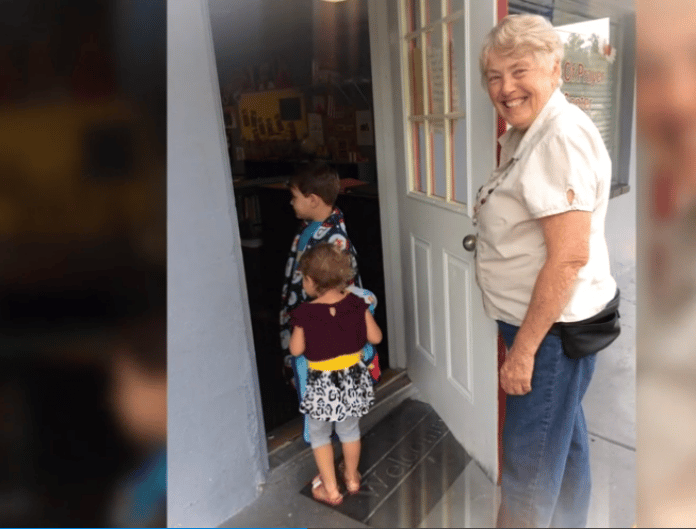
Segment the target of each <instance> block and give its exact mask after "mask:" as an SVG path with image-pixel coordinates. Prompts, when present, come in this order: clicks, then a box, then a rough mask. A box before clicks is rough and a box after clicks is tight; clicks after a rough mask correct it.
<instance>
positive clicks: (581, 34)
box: [556, 18, 616, 151]
mask: <svg viewBox="0 0 696 529" xmlns="http://www.w3.org/2000/svg"><path fill="white" fill-rule="evenodd" d="M556 30H557V31H558V34H559V36H560V37H561V41H562V42H563V47H564V54H563V61H562V62H561V78H562V80H563V86H562V87H561V90H562V91H563V94H564V95H565V96H566V99H568V101H570V102H571V103H573V104H575V105H577V106H578V107H580V108H581V109H582V110H584V111H585V112H586V113H587V114H588V115H589V116H590V117H591V118H592V121H594V123H595V125H597V128H598V129H599V132H600V133H601V134H602V138H603V139H604V143H605V145H606V146H607V149H609V150H610V151H611V150H613V148H614V138H613V130H614V129H615V125H616V124H615V119H614V118H615V116H614V115H612V114H614V113H613V112H612V110H613V109H614V108H615V106H616V105H615V101H614V98H613V93H614V90H613V87H614V84H615V83H614V79H615V75H614V62H615V59H616V50H615V49H614V48H613V47H612V45H611V44H610V39H609V19H608V18H603V19H599V20H589V21H587V22H579V23H576V24H567V25H564V26H557V27H556Z"/></svg>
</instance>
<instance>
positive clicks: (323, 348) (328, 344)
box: [290, 293, 369, 362]
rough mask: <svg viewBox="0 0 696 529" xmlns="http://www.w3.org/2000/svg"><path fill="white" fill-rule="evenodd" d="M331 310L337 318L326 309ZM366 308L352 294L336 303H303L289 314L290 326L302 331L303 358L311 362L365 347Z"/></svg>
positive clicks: (365, 304) (363, 301)
mask: <svg viewBox="0 0 696 529" xmlns="http://www.w3.org/2000/svg"><path fill="white" fill-rule="evenodd" d="M331 307H334V308H335V309H336V315H335V316H332V315H331V312H330V311H329V309H330V308H331ZM368 307H369V305H368V304H367V303H365V300H363V299H362V298H359V297H358V296H356V295H355V294H352V293H350V294H348V295H347V296H346V297H345V298H343V299H342V300H341V301H339V302H337V303H303V304H302V305H300V306H299V307H297V308H296V309H295V310H293V311H292V312H291V313H290V324H291V325H292V326H293V327H295V326H297V327H302V328H303V329H304V336H305V352H304V355H305V356H306V357H307V360H309V361H310V362H319V361H321V360H329V359H331V358H336V357H337V356H341V355H345V354H350V353H357V352H358V351H360V349H362V348H363V347H364V346H365V344H366V343H367V323H366V322H365V311H366V310H367V309H368Z"/></svg>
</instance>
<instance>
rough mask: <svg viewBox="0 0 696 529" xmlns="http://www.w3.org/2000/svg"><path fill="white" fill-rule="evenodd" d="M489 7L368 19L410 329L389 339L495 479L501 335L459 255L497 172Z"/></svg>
mask: <svg viewBox="0 0 696 529" xmlns="http://www.w3.org/2000/svg"><path fill="white" fill-rule="evenodd" d="M494 4H495V2H494V1H493V0H476V1H475V2H473V1H472V2H469V1H468V0H386V1H385V0H374V1H371V2H370V12H369V13H370V39H371V48H372V69H373V90H374V98H375V124H376V134H377V153H378V154H377V162H378V174H379V180H380V202H381V206H382V210H383V212H382V230H383V234H384V233H385V232H387V233H386V235H387V236H386V237H385V240H386V241H387V244H389V245H391V248H390V252H391V254H390V255H391V256H392V257H391V258H392V262H391V263H389V262H387V266H386V267H385V268H386V269H387V274H389V275H390V276H391V277H390V278H388V279H387V284H388V285H389V284H390V283H391V285H392V288H394V287H396V288H398V287H399V285H398V283H395V282H394V280H393V278H394V276H396V277H398V276H399V275H400V278H401V281H400V287H401V288H402V292H400V293H396V294H393V295H392V297H393V296H396V298H398V300H399V305H400V306H402V307H403V317H402V322H403V328H402V329H398V328H397V329H393V328H390V329H389V334H390V337H391V336H393V335H394V334H395V333H396V334H398V333H401V334H402V335H403V336H402V339H403V341H401V343H402V344H403V347H404V349H405V352H406V358H405V365H406V367H407V370H408V374H409V376H410V378H411V380H413V382H414V383H415V385H416V386H417V387H418V389H419V390H420V392H421V394H422V396H423V398H424V400H426V401H427V402H428V403H430V404H431V405H432V406H433V408H434V409H435V411H436V412H437V413H438V414H439V415H440V416H441V417H442V418H443V420H444V421H445V422H446V423H447V425H448V426H449V428H450V429H451V430H452V432H453V433H454V435H455V437H456V438H457V439H458V440H459V441H460V442H461V443H462V444H463V445H464V447H465V449H466V450H467V452H468V453H469V454H470V455H471V456H472V457H473V458H474V459H476V460H477V461H478V462H479V464H480V465H481V466H482V467H483V469H484V470H485V471H486V473H487V474H488V475H489V476H490V477H491V478H492V479H497V474H498V459H497V433H498V431H497V421H498V401H497V388H498V378H497V331H496V327H495V323H494V322H493V321H492V320H490V319H488V318H487V317H486V315H485V314H484V312H483V306H482V301H481V294H480V291H479V289H478V286H477V285H476V280H475V268H474V254H473V252H470V251H466V250H465V248H464V246H463V239H464V238H465V236H466V235H468V234H473V233H475V228H474V227H473V225H472V222H471V215H472V208H473V199H474V197H475V194H476V191H477V190H478V188H479V186H480V185H482V184H483V183H484V181H485V180H486V179H487V177H488V175H489V174H490V171H491V170H492V168H493V167H494V163H495V145H496V139H495V137H496V136H495V124H496V121H495V113H494V110H493V107H492V105H491V103H490V101H489V99H488V96H487V94H486V93H485V92H484V90H483V88H482V87H481V83H480V81H479V79H480V76H479V71H478V52H479V50H480V46H481V42H482V39H483V37H484V35H485V34H486V33H487V32H488V31H489V30H490V28H491V27H492V26H493V25H494V23H495V5H494ZM394 263H399V267H398V268H399V270H394V267H392V269H390V265H393V264H394ZM388 297H389V294H388ZM395 305H396V303H394V302H393V300H392V306H395ZM399 308H400V307H399ZM387 310H389V305H388V308H387ZM392 322H393V324H395V325H396V324H397V323H396V322H394V321H393V319H392Z"/></svg>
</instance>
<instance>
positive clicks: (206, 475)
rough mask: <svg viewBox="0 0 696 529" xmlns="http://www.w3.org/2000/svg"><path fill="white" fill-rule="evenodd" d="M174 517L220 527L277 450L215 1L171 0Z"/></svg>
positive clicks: (181, 522) (250, 496)
mask: <svg viewBox="0 0 696 529" xmlns="http://www.w3.org/2000/svg"><path fill="white" fill-rule="evenodd" d="M167 21H168V27H167V40H168V65H167V69H168V71H167V76H168V86H167V89H168V115H167V119H168V145H167V148H168V160H167V165H168V167H167V168H168V190H167V208H168V233H167V245H168V294H167V295H168V306H169V311H168V377H169V378H168V381H169V410H168V440H167V443H168V458H169V461H168V462H169V474H168V499H167V502H168V505H167V513H168V524H169V525H170V526H187V527H191V526H193V527H205V526H215V525H218V524H220V523H222V522H223V521H225V520H226V519H228V518H229V517H230V516H231V515H233V514H234V513H236V512H237V511H238V510H240V509H241V508H242V507H244V506H245V505H247V504H248V503H250V502H251V501H253V500H254V499H255V497H256V496H257V495H258V485H259V484H260V483H261V482H262V481H263V480H264V478H265V473H266V471H267V465H268V457H267V453H266V445H265V432H264V430H263V423H262V413H261V401H260V395H259V391H258V381H257V374H256V364H255V361H254V351H253V340H252V336H251V323H250V317H249V313H248V312H249V309H248V303H247V300H246V288H245V283H244V269H243V265H242V254H241V247H240V244H239V242H240V241H239V231H238V227H237V222H236V212H235V207H234V200H233V196H232V185H231V177H230V169H229V159H228V156H227V152H226V146H225V137H224V133H223V122H222V112H221V103H220V95H219V89H218V80H217V72H216V68H215V58H214V56H213V51H212V50H213V47H212V34H211V30H210V18H209V15H208V7H207V1H206V0H169V2H168V3H167Z"/></svg>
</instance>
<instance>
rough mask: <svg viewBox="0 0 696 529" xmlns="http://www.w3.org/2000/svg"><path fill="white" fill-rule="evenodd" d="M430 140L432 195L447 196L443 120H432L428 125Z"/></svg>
mask: <svg viewBox="0 0 696 529" xmlns="http://www.w3.org/2000/svg"><path fill="white" fill-rule="evenodd" d="M430 138H431V141H432V147H431V148H432V151H431V153H432V176H431V178H432V182H433V195H436V196H438V197H442V198H445V197H446V196H447V175H446V171H445V167H446V166H445V122H444V120H433V122H432V123H431V127H430Z"/></svg>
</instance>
